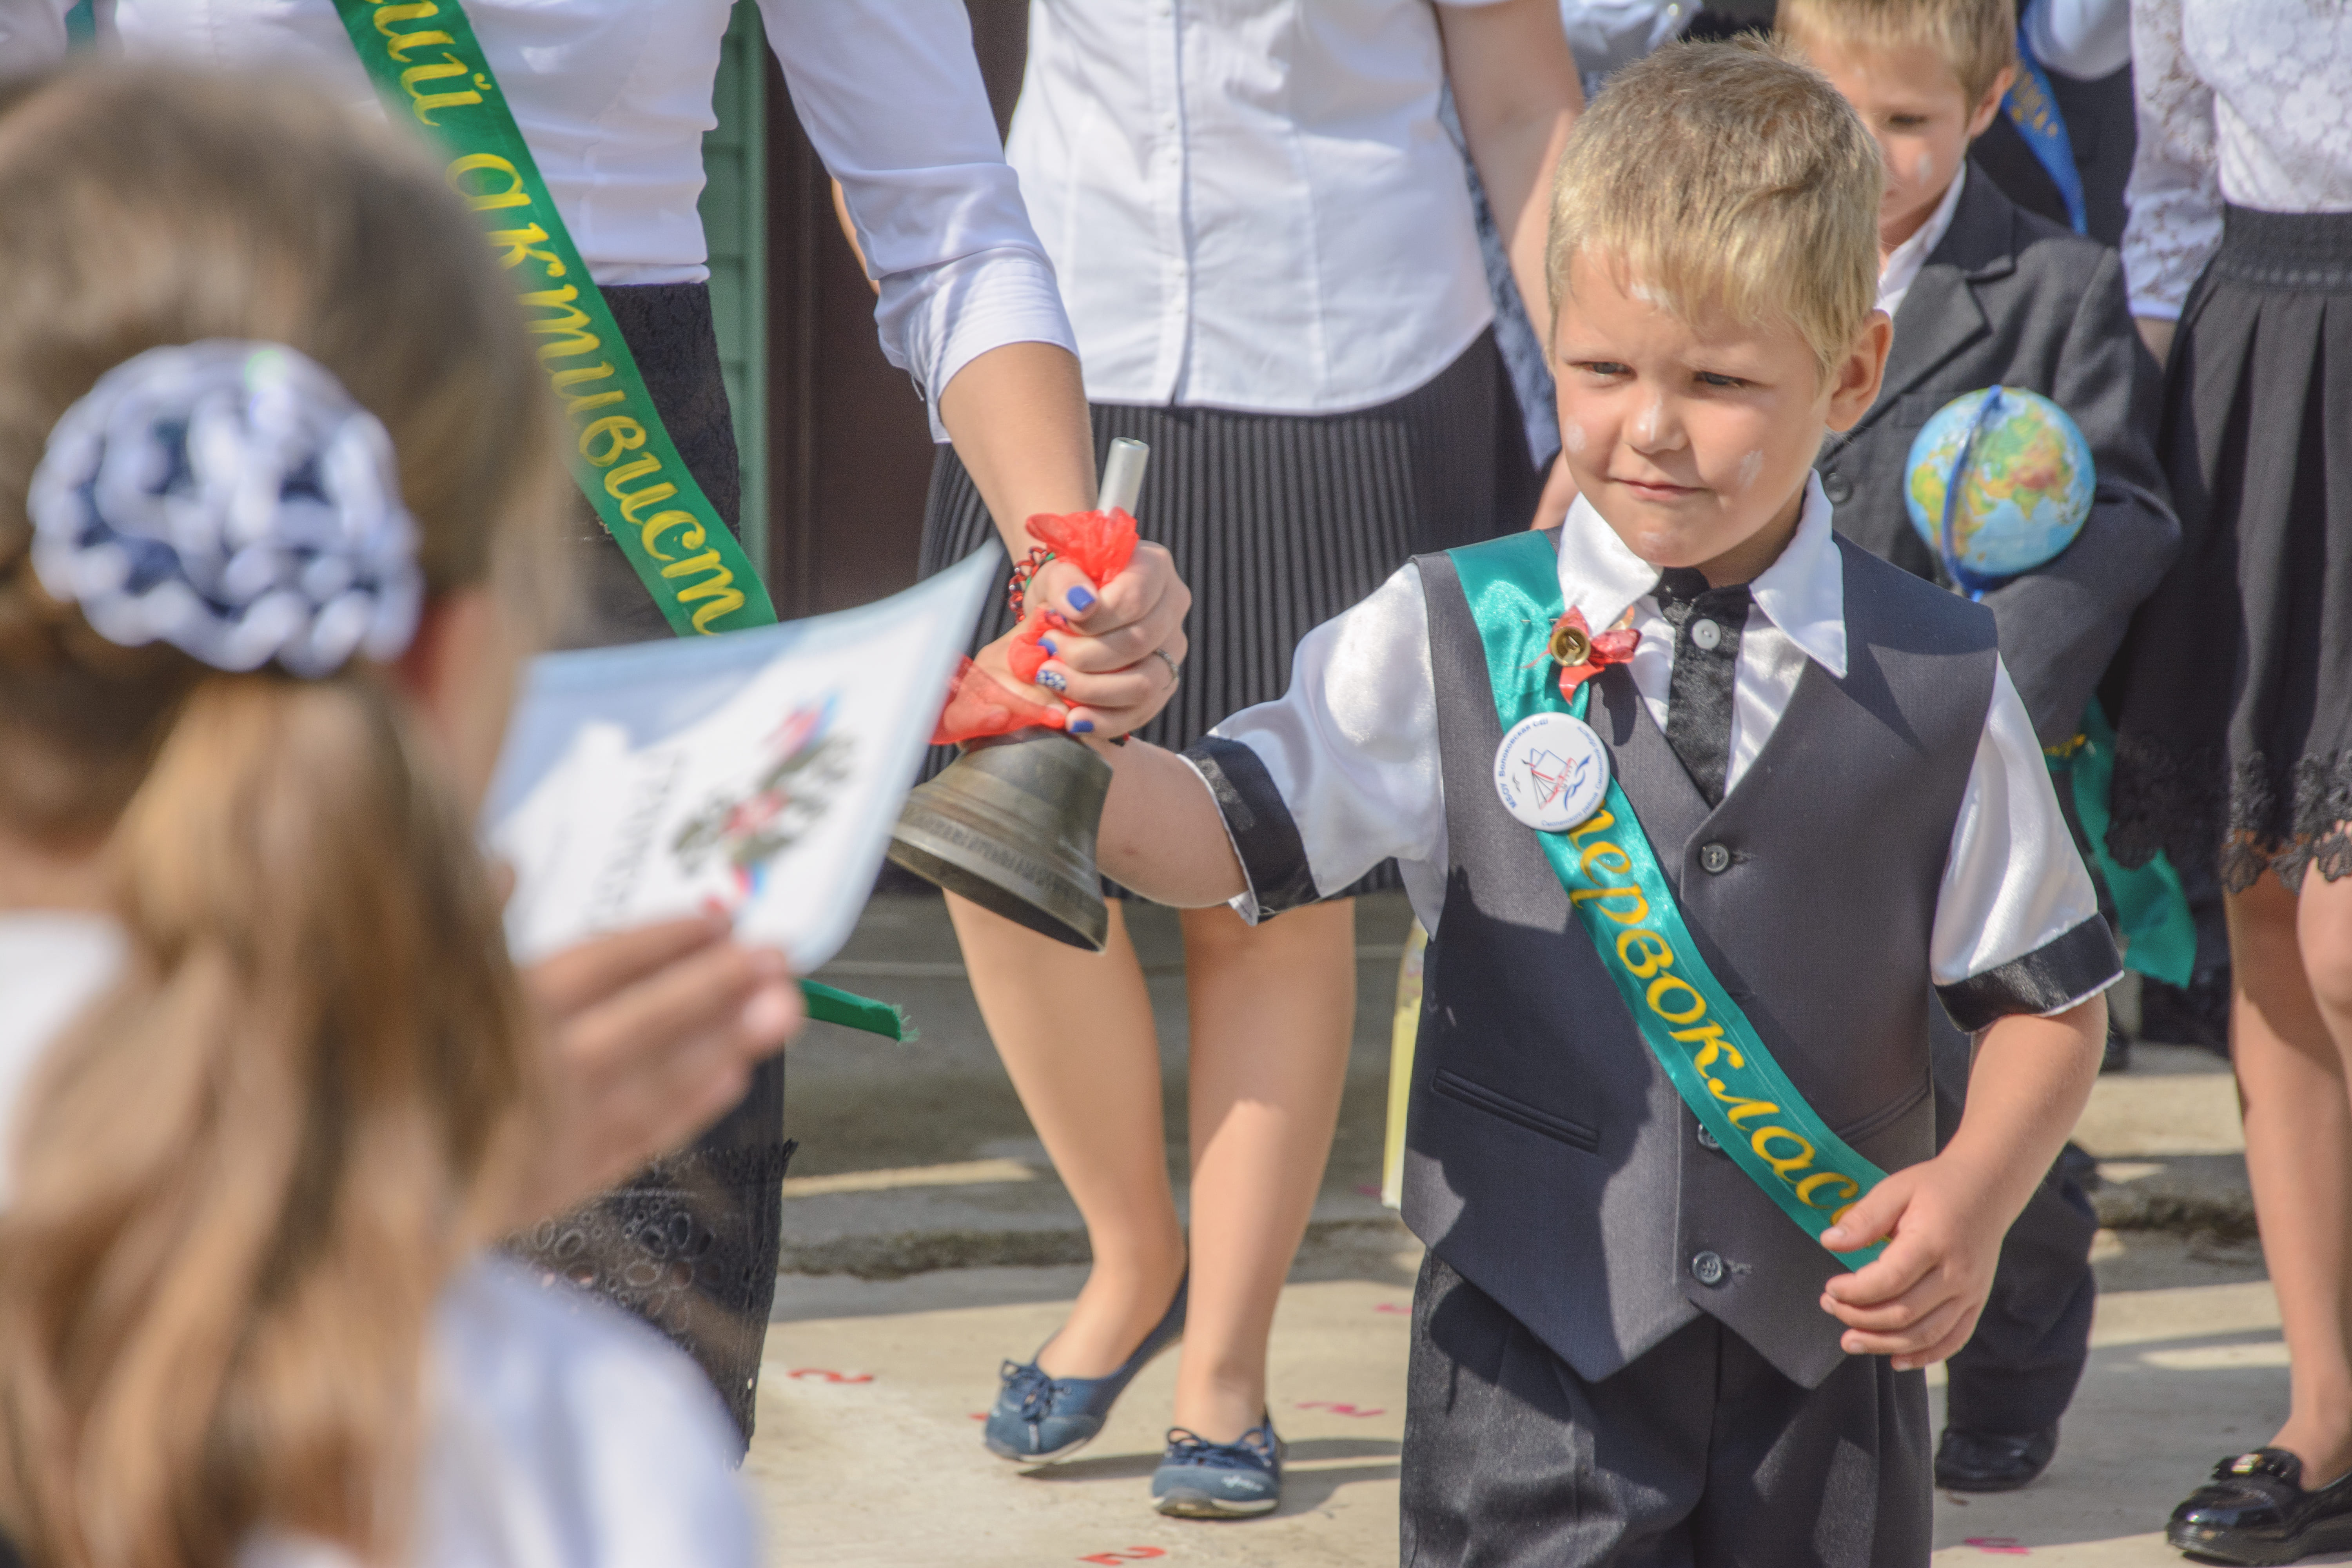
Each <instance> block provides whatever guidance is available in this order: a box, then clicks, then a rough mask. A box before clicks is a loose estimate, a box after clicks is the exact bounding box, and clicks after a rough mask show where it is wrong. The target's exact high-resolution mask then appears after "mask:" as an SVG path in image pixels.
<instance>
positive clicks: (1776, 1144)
mask: <svg viewBox="0 0 2352 1568" xmlns="http://www.w3.org/2000/svg"><path fill="white" fill-rule="evenodd" d="M1447 553H1448V554H1449V555H1450V556H1451V557H1452V558H1453V561H1454V570H1455V571H1456V572H1457V573H1458V574H1460V577H1461V582H1462V591H1463V594H1464V595H1465V597H1466V598H1467V599H1468V600H1469V603H1470V613H1471V616H1472V617H1473V619H1475V621H1476V622H1477V625H1478V633H1479V637H1480V638H1481V639H1482V641H1483V642H1484V644H1485V647H1486V674H1487V679H1488V680H1489V681H1490V682H1492V684H1493V686H1494V691H1495V711H1496V717H1498V718H1500V719H1501V720H1502V721H1503V730H1504V731H1505V732H1506V733H1508V732H1509V731H1510V729H1511V726H1513V725H1514V724H1517V723H1518V722H1519V721H1521V720H1523V719H1525V718H1527V717H1528V715H1530V714H1533V713H1538V712H1543V711H1547V710H1549V711H1554V712H1559V711H1566V712H1569V713H1571V714H1572V715H1573V716H1575V717H1576V718H1579V719H1581V718H1582V717H1583V716H1584V713H1585V710H1586V709H1587V708H1588V707H1589V706H1590V702H1591V691H1592V687H1591V682H1590V681H1588V682H1586V683H1585V684H1584V685H1583V686H1582V687H1580V688H1579V689H1578V690H1577V693H1576V699H1575V700H1574V702H1573V703H1564V702H1562V701H1561V700H1560V697H1559V688H1558V685H1557V683H1556V681H1555V680H1554V679H1553V666H1552V660H1551V655H1550V652H1549V646H1548V645H1549V638H1550V636H1551V627H1552V623H1553V622H1554V621H1556V620H1558V619H1559V616H1560V614H1561V604H1560V593H1559V559H1558V557H1557V556H1556V555H1555V553H1554V551H1553V545H1552V542H1551V540H1550V538H1549V536H1548V535H1546V534H1542V533H1534V532H1526V533H1517V534H1513V535H1510V536H1509V537H1507V538H1504V539H1498V540H1492V541H1489V542H1486V543H1484V544H1478V545H1472V546H1469V547H1467V548H1465V549H1460V550H1453V551H1449V552H1447ZM1536 838H1537V840H1538V843H1540V844H1541V845H1542V846H1543V853H1544V858H1546V859H1547V860H1549V862H1550V863H1551V868H1552V872H1553V874H1554V875H1555V876H1557V877H1558V878H1559V884H1560V886H1561V887H1562V888H1564V889H1567V891H1568V898H1569V903H1570V907H1571V908H1572V909H1573V910H1575V911H1576V918H1577V921H1578V922H1579V923H1580V924H1581V925H1582V926H1583V928H1584V931H1585V934H1586V935H1587V936H1589V937H1590V938H1591V940H1592V948H1593V952H1595V953H1596V954H1597V955H1598V956H1599V957H1600V959H1601V966H1602V967H1603V968H1604V969H1606V970H1607V971H1608V972H1609V977H1610V979H1611V980H1612V981H1613V982H1615V983H1616V986H1617V992H1618V994H1619V995H1620V996H1622V997H1623V998H1624V1002H1625V1006H1626V1008H1627V1010H1628V1011H1629V1012H1631V1013H1632V1015H1633V1022H1634V1026H1635V1027H1637V1028H1638V1029H1639V1030H1640V1031H1641V1034H1642V1038H1643V1041H1644V1042H1645V1043H1646V1044H1647V1045H1648V1046H1649V1047H1650V1051H1651V1054H1652V1055H1653V1056H1654V1057H1656V1058H1657V1060H1658V1065H1659V1066H1660V1067H1661V1068H1664V1069H1665V1074H1666V1078H1667V1079H1668V1081H1670V1082H1671V1083H1673V1085H1674V1086H1675V1093H1677V1094H1679V1095H1681V1096H1682V1098H1683V1103H1684V1104H1685V1105H1687V1106H1689V1107H1690V1108H1691V1111H1692V1113H1693V1114H1694V1115H1696V1117H1697V1118H1698V1120H1699V1124H1700V1125H1701V1126H1703V1127H1705V1128H1706V1130H1707V1131H1708V1132H1709V1133H1711V1134H1713V1135H1714V1137H1715V1140H1716V1142H1717V1143H1719V1144H1721V1145H1722V1146H1723V1151H1724V1152H1725V1153H1726V1154H1727V1155H1729V1156H1730V1157H1731V1158H1732V1159H1733V1160H1735V1161H1737V1162H1738V1165H1739V1168H1740V1170H1741V1171H1743V1172H1745V1173H1747V1175H1748V1179H1749V1180H1750V1181H1752V1182H1754V1183H1755V1184H1757V1186H1759V1187H1760V1188H1762V1189H1763V1191H1764V1194H1765V1195H1766V1196H1768V1197H1769V1198H1770V1199H1771V1200H1772V1201H1773V1203H1774V1204H1776V1205H1779V1206H1780V1212H1781V1213H1783V1214H1785V1215H1788V1216H1789V1218H1790V1220H1792V1221H1794V1222H1795V1224H1796V1226H1797V1227H1798V1228H1799V1229H1800V1230H1802V1231H1803V1232H1804V1233H1805V1234H1806V1235H1807V1236H1810V1237H1813V1238H1814V1239H1815V1240H1819V1239H1820V1238H1821V1235H1822V1232H1823V1231H1824V1230H1827V1229H1828V1228H1829V1227H1830V1226H1832V1225H1833V1224H1835V1223H1836V1221H1837V1220H1838V1218H1839V1216H1841V1215H1843V1214H1844V1213H1845V1211H1846V1210H1847V1209H1849V1208H1851V1207H1852V1206H1853V1205H1854V1204H1855V1203H1856V1202H1857V1201H1858V1200H1860V1198H1861V1197H1862V1195H1863V1194H1864V1193H1866V1192H1868V1191H1869V1190H1870V1189H1871V1188H1872V1187H1874V1186H1875V1185H1876V1184H1878V1183H1879V1182H1880V1181H1882V1180H1884V1179H1885V1172H1883V1171H1881V1170H1880V1169H1879V1168H1878V1167H1877V1166H1875V1165H1874V1164H1872V1163H1870V1162H1869V1161H1867V1160H1865V1159H1864V1158H1863V1157H1862V1156H1861V1155H1859V1154H1857V1153H1855V1152H1853V1150H1852V1149H1851V1148H1849V1147H1847V1145H1846V1144H1845V1142H1844V1141H1843V1140H1842V1139H1840V1138H1839V1137H1838V1135H1837V1134H1836V1133H1834V1132H1832V1131H1830V1130H1829V1128H1828V1126H1826V1125H1825V1124H1824V1123H1823V1122H1822V1119H1821V1117H1820V1116H1819V1115H1817V1114H1816V1113H1815V1112H1814V1110H1813V1108H1812V1107H1811V1106H1810V1105H1808V1104H1807V1103H1806V1102H1805V1098H1804V1096H1803V1095H1801V1094H1800V1093H1799V1092H1798V1091H1797V1087H1796V1085H1795V1084H1793V1083H1791V1082H1790V1080H1789V1076H1788V1074H1787V1073H1785V1072H1783V1071H1782V1070H1781V1068H1780V1064H1779V1063H1778V1062H1776V1061H1774V1060H1773V1059H1772V1053H1771V1051H1770V1050H1769V1048H1767V1047H1766V1046H1765V1044H1764V1041H1763V1039H1762V1038H1761V1037H1759V1036H1758V1034H1757V1032H1756V1026H1754V1025H1753V1024H1751V1023H1749V1022H1748V1016H1747V1015H1746V1014H1744V1013H1742V1012H1741V1011H1740V1010H1739V1006H1738V1004H1737V1003H1735V1002H1734V1001H1732V999H1731V996H1730V994H1728V993H1727V992H1726V991H1725V990H1724V988H1723V985H1722V984H1721V982H1719V981H1717V979H1716V977H1715V975H1714V973H1712V972H1711V971H1710V970H1709V969H1708V968H1707V964H1706V958H1705V957H1704V956H1702V955H1701V953H1700V952H1699V949H1698V944H1697V942H1695V941H1693V940H1692V937H1691V933H1690V931H1689V928H1688V927H1686V926H1685V924H1684V923H1683V917H1682V910H1681V909H1680V908H1679V907H1678V906H1677V905H1676V904H1675V896H1674V892H1673V890H1672V889H1670V888H1669V887H1668V886H1667V884H1666V879H1665V876H1664V873H1663V872H1662V871H1661V870H1660V869H1659V868H1658V859H1657V856H1656V855H1655V854H1654V852H1653V851H1652V849H1651V847H1650V841H1649V838H1648V836H1647V835H1645V834H1644V833H1643V830H1642V823H1641V819H1640V817H1638V816H1635V814H1634V812H1633V805H1632V804H1631V803H1630V802H1629V801H1627V800H1626V798H1625V791H1624V789H1623V787H1622V785H1621V784H1618V783H1617V781H1616V780H1615V779H1614V778H1613V777H1612V779H1611V780H1610V784H1609V794H1608V795H1607V797H1606V798H1605V799H1604V800H1603V801H1602V803H1601V809H1600V810H1599V811H1598V812H1596V813H1594V814H1593V815H1592V816H1591V817H1590V818H1589V819H1587V820H1586V821H1585V822H1583V823H1581V824H1580V825H1579V826H1575V827H1572V828H1570V829H1568V830H1567V831H1565V832H1560V833H1538V834H1537V835H1536ZM1883 1245H1884V1244H1883V1243H1879V1242H1873V1243H1872V1244H1871V1245H1870V1246H1868V1247H1862V1248H1860V1249H1858V1250H1855V1251H1852V1252H1841V1253H1839V1254H1838V1255H1837V1256H1838V1258H1840V1259H1841V1260H1842V1261H1843V1262H1844V1263H1845V1264H1846V1265H1847V1266H1848V1267H1850V1268H1861V1267H1862V1266H1863V1265H1864V1264H1865V1263H1867V1262H1869V1261H1870V1260H1871V1259H1873V1258H1876V1257H1877V1256H1878V1254H1879V1252H1880V1251H1881V1250H1882V1248H1883Z"/></svg>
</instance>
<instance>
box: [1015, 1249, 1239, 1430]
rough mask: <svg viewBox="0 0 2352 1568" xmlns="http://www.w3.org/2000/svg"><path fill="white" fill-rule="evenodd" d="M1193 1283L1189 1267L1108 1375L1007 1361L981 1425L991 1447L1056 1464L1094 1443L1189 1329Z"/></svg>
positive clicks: (1033, 1363)
mask: <svg viewBox="0 0 2352 1568" xmlns="http://www.w3.org/2000/svg"><path fill="white" fill-rule="evenodd" d="M1191 1283H1192V1275H1191V1274H1190V1273H1189V1272H1188V1273H1187V1274H1186V1275H1185V1277H1184V1278H1183V1279H1180V1280H1178V1281H1177V1282H1176V1300H1173V1301H1171V1302H1170V1303H1169V1305H1168V1312H1167V1315H1166V1316H1164V1317H1162V1318H1161V1319H1160V1322H1159V1324H1158V1325H1157V1326H1156V1327H1154V1328H1153V1329H1152V1331H1150V1333H1148V1334H1146V1335H1144V1336H1143V1342H1142V1343H1141V1344H1139V1345H1138V1346H1136V1347H1135V1353H1134V1354H1133V1355H1131V1356H1129V1357H1128V1358H1127V1361H1126V1362H1125V1363H1124V1364H1122V1365H1121V1366H1120V1367H1119V1368H1118V1370H1117V1371H1115V1372H1113V1373H1109V1374H1108V1376H1104V1377H1055V1376H1052V1375H1050V1374H1049V1373H1047V1372H1046V1371H1045V1368H1043V1367H1041V1366H1039V1365H1038V1364H1037V1363H1035V1362H1034V1361H1027V1362H1016V1361H1008V1362H1006V1363H1004V1365H1003V1368H1002V1369H1001V1371H1000V1372H999V1373H998V1375H999V1376H1001V1377H1002V1378H1003V1380H1004V1386H1003V1388H1002V1389H1000V1390H998V1392H997V1395H996V1405H995V1408H993V1409H992V1410H991V1411H989V1413H988V1424H987V1425H986V1426H982V1428H981V1429H980V1436H981V1441H982V1442H983V1443H985V1444H987V1445H988V1451H989V1452H990V1453H992V1454H994V1455H995V1456H996V1457H997V1458H1001V1459H1011V1460H1013V1462H1014V1463H1016V1464H1022V1465H1050V1464H1052V1463H1053V1462H1054V1461H1055V1460H1056V1459H1066V1458H1069V1457H1070V1456H1071V1455H1072V1454H1075V1453H1076V1452H1077V1451H1078V1450H1079V1449H1081V1448H1083V1447H1086V1446H1087V1444H1089V1443H1091V1442H1093V1441H1094V1440H1095V1436H1096V1434H1097V1433H1099V1432H1100V1431H1101V1430H1102V1429H1103V1422H1104V1421H1105V1420H1106V1419H1108V1417H1109V1415H1110V1407H1111V1405H1114V1404H1115V1403H1117V1402H1118V1396H1119V1395H1120V1394H1124V1393H1125V1392H1126V1391H1127V1385H1128V1384H1130V1383H1132V1382H1134V1381H1135V1374H1136V1373H1139V1372H1141V1371H1142V1370H1143V1369H1144V1366H1145V1365H1146V1364H1147V1363H1150V1360H1151V1358H1152V1357H1154V1356H1156V1355H1158V1354H1159V1353H1160V1352H1161V1351H1164V1350H1166V1349H1167V1348H1168V1347H1169V1346H1170V1345H1171V1344H1172V1343H1174V1342H1175V1341H1176V1339H1177V1337H1178V1336H1179V1335H1181V1333H1183V1331H1184V1296H1185V1292H1186V1290H1187V1289H1189V1287H1190V1286H1191ZM1047 1343H1049V1344H1050V1343H1051V1341H1048V1342H1047ZM1040 1353H1041V1354H1042V1353H1043V1352H1042V1348H1041V1351H1040Z"/></svg>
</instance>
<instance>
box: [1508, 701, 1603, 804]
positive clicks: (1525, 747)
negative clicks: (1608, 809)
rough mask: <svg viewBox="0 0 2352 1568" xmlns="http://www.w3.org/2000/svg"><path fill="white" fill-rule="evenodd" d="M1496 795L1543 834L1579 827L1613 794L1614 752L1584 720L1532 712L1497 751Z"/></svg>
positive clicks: (1516, 725)
mask: <svg viewBox="0 0 2352 1568" xmlns="http://www.w3.org/2000/svg"><path fill="white" fill-rule="evenodd" d="M1495 793H1496V795H1500V796H1502V799H1503V805H1504V808H1505V809H1506V810H1507V811H1508V812H1509V813H1510V814H1511V815H1512V816H1516V817H1517V818H1518V819H1519V820H1520V821H1521V822H1524V823H1526V824H1527V825H1528V826H1529V827H1532V828H1534V829H1536V830H1537V831H1538V832H1539V833H1559V832H1562V831H1564V830H1566V829H1568V828H1570V827H1574V826H1576V825H1577V824H1578V823H1580V822H1582V821H1583V820H1584V819H1585V818H1586V817H1588V816H1591V815H1592V814H1593V813H1594V812H1596V811H1598V810H1600V809H1601V800H1602V799H1603V798H1604V797H1605V796H1606V795H1608V794H1609V752H1607V750H1606V749H1605V748H1603V747H1602V745H1601V737H1600V736H1599V735H1597V734H1595V733H1593V731H1592V727H1591V725H1590V724H1587V723H1585V722H1584V721H1582V720H1580V719H1573V718H1570V716H1569V715H1567V714H1565V713H1531V714H1529V715H1528V717H1527V718H1525V719H1522V720H1520V721H1518V722H1517V723H1516V724H1514V725H1512V726H1511V732H1510V733H1509V734H1507V735H1506V736H1504V737H1503V743H1502V745H1501V746H1500V747H1499V748H1497V749H1496V752H1495Z"/></svg>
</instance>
